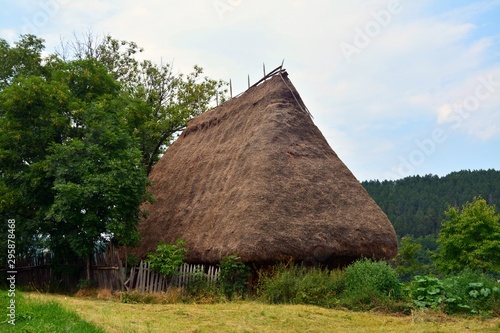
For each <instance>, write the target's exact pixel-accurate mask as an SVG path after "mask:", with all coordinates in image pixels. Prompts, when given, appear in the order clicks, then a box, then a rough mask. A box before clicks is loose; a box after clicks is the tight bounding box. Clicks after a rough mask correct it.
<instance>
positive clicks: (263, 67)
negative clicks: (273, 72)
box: [262, 63, 266, 77]
mask: <svg viewBox="0 0 500 333" xmlns="http://www.w3.org/2000/svg"><path fill="white" fill-rule="evenodd" d="M262 69H263V70H264V77H266V64H265V63H262Z"/></svg>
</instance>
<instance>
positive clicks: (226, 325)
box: [26, 293, 500, 333]
mask: <svg viewBox="0 0 500 333" xmlns="http://www.w3.org/2000/svg"><path fill="white" fill-rule="evenodd" d="M26 298H27V299H28V300H30V301H35V300H36V301H57V302H59V303H60V304H62V306H63V307H64V308H65V309H68V310H71V311H74V312H75V313H77V314H78V315H79V316H80V317H81V318H83V319H84V320H86V321H88V322H90V323H92V324H95V325H96V326H99V327H101V328H103V329H104V330H105V331H106V332H200V333H201V332H264V333H265V332H349V333H352V332H354V333H356V332H381V333H382V332H384V333H395V332H398V333H401V332H412V333H413V332H416V333H419V332H421V333H424V332H425V333H428V332H442V333H447V332H449V333H456V332H478V333H479V332H481V333H488V332H492V333H493V332H499V331H500V319H498V318H496V319H489V320H482V319H480V318H460V317H457V316H446V315H444V314H433V313H429V312H415V313H413V314H412V315H411V316H394V315H386V314H380V313H371V312H349V311H341V310H330V309H324V308H320V307H316V306H306V305H268V304H263V303H258V302H249V301H245V302H233V303H219V304H124V303H119V302H116V301H102V300H92V299H84V298H77V297H67V296H59V295H47V294H36V293H31V294H27V295H26Z"/></svg>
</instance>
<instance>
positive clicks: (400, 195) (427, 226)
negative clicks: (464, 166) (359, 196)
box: [362, 169, 500, 238]
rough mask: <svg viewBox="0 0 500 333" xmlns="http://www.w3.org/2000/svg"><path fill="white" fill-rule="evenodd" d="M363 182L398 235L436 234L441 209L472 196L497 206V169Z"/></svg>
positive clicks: (499, 187)
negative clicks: (479, 197) (480, 197)
mask: <svg viewBox="0 0 500 333" xmlns="http://www.w3.org/2000/svg"><path fill="white" fill-rule="evenodd" d="M362 185H363V186H364V187H365V189H366V190H367V191H368V193H369V194H370V195H371V196H372V198H373V199H374V200H375V201H376V202H377V204H378V205H379V206H380V208H381V209H382V210H383V211H384V212H385V213H386V214H387V216H388V217H389V220H390V221H391V222H392V224H393V225H394V228H395V229H396V233H397V235H398V236H399V237H402V236H405V235H412V236H413V237H415V238H417V237H425V236H427V235H437V233H438V232H439V229H440V227H441V222H442V221H443V220H444V219H445V215H444V211H445V210H446V209H447V208H448V207H449V206H450V205H451V206H462V205H463V204H464V203H465V202H467V201H472V199H473V198H474V197H475V196H482V197H483V198H484V199H486V200H487V202H488V203H489V204H495V205H496V207H497V208H498V207H500V171H496V170H493V169H490V170H475V171H470V170H463V171H459V172H452V173H450V174H448V175H446V176H444V177H438V176H436V175H425V176H411V177H406V178H403V179H400V180H396V181H382V182H381V181H378V180H371V181H364V182H362Z"/></svg>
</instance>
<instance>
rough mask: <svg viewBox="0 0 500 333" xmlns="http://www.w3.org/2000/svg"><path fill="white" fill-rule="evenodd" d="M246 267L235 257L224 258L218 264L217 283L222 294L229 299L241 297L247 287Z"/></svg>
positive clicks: (247, 268) (248, 270) (247, 269)
mask: <svg viewBox="0 0 500 333" xmlns="http://www.w3.org/2000/svg"><path fill="white" fill-rule="evenodd" d="M249 275H250V267H248V266H247V265H246V264H245V263H244V262H242V261H241V258H240V257H238V256H237V255H230V256H227V257H225V258H224V259H223V260H222V261H221V262H220V273H219V279H218V283H219V286H220V288H221V291H222V293H223V294H224V295H225V296H226V297H227V298H229V299H232V298H233V297H234V296H235V295H240V296H243V295H245V293H246V289H247V287H248V280H247V279H248V276H249Z"/></svg>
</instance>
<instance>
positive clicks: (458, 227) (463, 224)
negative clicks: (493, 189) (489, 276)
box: [435, 197, 500, 273]
mask: <svg viewBox="0 0 500 333" xmlns="http://www.w3.org/2000/svg"><path fill="white" fill-rule="evenodd" d="M446 215H447V216H448V220H446V221H445V222H443V225H442V229H441V231H440V233H439V237H438V253H437V256H436V258H435V263H436V265H437V266H438V268H439V269H440V270H441V271H443V272H457V271H461V270H464V269H465V268H470V269H475V270H476V269H477V270H482V271H484V272H493V273H500V215H499V214H496V212H495V207H494V206H492V205H488V203H487V202H486V200H484V199H482V198H480V197H476V198H474V200H473V201H472V202H468V203H466V204H465V205H463V206H462V208H461V209H458V208H455V207H450V208H449V209H448V210H447V211H446Z"/></svg>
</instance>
